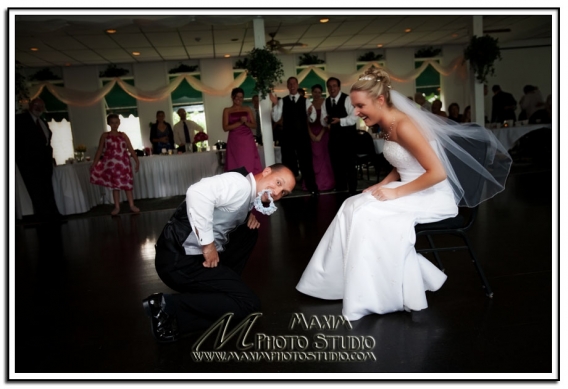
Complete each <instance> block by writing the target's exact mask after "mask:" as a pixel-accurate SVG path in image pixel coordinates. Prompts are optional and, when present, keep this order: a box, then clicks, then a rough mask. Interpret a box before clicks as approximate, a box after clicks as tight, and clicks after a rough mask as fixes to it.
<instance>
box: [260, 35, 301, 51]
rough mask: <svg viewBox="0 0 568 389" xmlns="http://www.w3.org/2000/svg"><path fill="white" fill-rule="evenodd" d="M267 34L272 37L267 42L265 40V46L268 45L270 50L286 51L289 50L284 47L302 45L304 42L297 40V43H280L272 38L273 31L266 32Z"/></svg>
mask: <svg viewBox="0 0 568 389" xmlns="http://www.w3.org/2000/svg"><path fill="white" fill-rule="evenodd" d="M268 35H270V38H272V39H270V40H269V41H268V42H266V47H268V48H269V49H270V51H275V50H277V51H279V52H281V53H288V52H289V50H286V49H285V47H294V46H304V44H303V43H300V42H297V43H280V42H279V41H277V40H276V39H274V37H275V36H276V33H275V32H270V33H268Z"/></svg>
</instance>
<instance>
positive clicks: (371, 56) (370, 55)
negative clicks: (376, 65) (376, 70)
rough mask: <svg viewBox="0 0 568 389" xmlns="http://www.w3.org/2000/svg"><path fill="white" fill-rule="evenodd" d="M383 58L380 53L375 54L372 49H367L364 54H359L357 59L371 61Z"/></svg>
mask: <svg viewBox="0 0 568 389" xmlns="http://www.w3.org/2000/svg"><path fill="white" fill-rule="evenodd" d="M382 58H383V55H382V54H375V53H374V52H372V51H368V52H366V53H365V54H361V55H360V56H359V57H358V58H357V61H360V62H371V61H380V60H381V59H382Z"/></svg>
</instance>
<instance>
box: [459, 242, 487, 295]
mask: <svg viewBox="0 0 568 389" xmlns="http://www.w3.org/2000/svg"><path fill="white" fill-rule="evenodd" d="M460 235H461V236H462V238H463V239H464V241H465V244H466V245H467V249H468V250H469V254H470V255H471V260H472V262H473V264H474V265H475V269H476V270H477V274H479V277H480V278H481V282H483V287H484V288H485V294H486V295H487V297H489V298H493V291H492V290H491V287H490V286H489V282H488V281H487V278H485V274H484V273H483V269H482V268H481V265H480V264H479V262H478V261H477V257H476V256H475V253H474V252H473V249H472V248H471V243H470V241H469V238H468V237H467V235H466V234H464V233H461V234H460Z"/></svg>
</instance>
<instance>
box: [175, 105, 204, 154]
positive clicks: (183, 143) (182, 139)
mask: <svg viewBox="0 0 568 389" xmlns="http://www.w3.org/2000/svg"><path fill="white" fill-rule="evenodd" d="M177 114H178V115H179V118H180V121H179V122H177V123H176V124H175V125H174V142H175V143H176V144H177V145H178V146H179V147H178V151H181V152H182V153H185V152H186V151H187V152H191V151H192V150H191V144H192V143H193V135H194V134H195V133H196V132H202V131H203V128H202V127H201V126H200V125H199V124H197V123H195V122H194V121H192V120H187V112H186V111H185V109H183V108H180V109H178V111H177Z"/></svg>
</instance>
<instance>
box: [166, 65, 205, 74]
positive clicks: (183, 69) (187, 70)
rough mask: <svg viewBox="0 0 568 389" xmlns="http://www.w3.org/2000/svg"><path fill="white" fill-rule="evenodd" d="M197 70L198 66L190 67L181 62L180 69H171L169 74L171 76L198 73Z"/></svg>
mask: <svg viewBox="0 0 568 389" xmlns="http://www.w3.org/2000/svg"><path fill="white" fill-rule="evenodd" d="M197 68H198V66H197V65H194V66H189V65H186V64H184V63H181V62H180V63H179V66H178V67H176V68H173V69H170V71H169V72H168V73H169V74H177V73H192V72H194V71H196V70H197Z"/></svg>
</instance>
